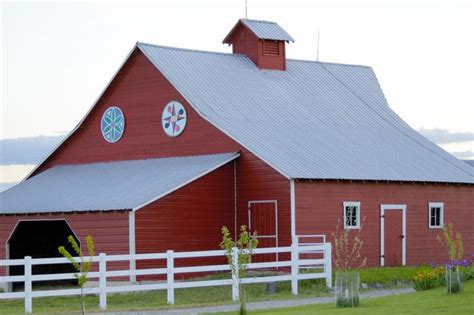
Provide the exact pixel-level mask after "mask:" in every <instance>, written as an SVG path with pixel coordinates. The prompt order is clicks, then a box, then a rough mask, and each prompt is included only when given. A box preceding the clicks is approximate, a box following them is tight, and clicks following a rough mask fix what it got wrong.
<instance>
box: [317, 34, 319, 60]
mask: <svg viewBox="0 0 474 315" xmlns="http://www.w3.org/2000/svg"><path fill="white" fill-rule="evenodd" d="M316 61H319V30H318V48H317V51H316Z"/></svg>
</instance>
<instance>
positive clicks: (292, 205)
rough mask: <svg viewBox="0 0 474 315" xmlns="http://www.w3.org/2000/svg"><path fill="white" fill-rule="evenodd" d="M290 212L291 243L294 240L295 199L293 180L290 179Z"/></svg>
mask: <svg viewBox="0 0 474 315" xmlns="http://www.w3.org/2000/svg"><path fill="white" fill-rule="evenodd" d="M290 212H291V216H290V217H291V219H290V220H291V242H292V244H293V242H294V241H295V240H296V199H295V180H294V179H293V178H292V179H290Z"/></svg>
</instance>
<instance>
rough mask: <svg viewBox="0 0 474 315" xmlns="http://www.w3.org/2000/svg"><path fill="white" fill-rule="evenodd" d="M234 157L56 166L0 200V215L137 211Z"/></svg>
mask: <svg viewBox="0 0 474 315" xmlns="http://www.w3.org/2000/svg"><path fill="white" fill-rule="evenodd" d="M238 156H239V154H238V153H225V154H215V155H205V156H192V157H175V158H161V159H149V160H134V161H119V162H109V163H93V164H77V165H59V166H55V167H52V168H50V169H48V170H46V171H44V172H42V173H40V174H38V175H36V176H34V177H31V178H30V179H28V180H26V181H24V182H22V183H20V184H18V185H16V186H14V187H12V188H10V189H8V190H7V191H4V192H2V193H1V194H0V214H13V213H15V214H18V213H20V214H21V213H41V212H70V211H88V210H91V211H94V210H102V211H103V210H122V209H138V208H141V207H142V206H145V205H146V204H148V203H149V202H152V201H155V200H157V199H159V198H161V197H163V196H165V195H167V194H169V193H170V192H172V191H174V190H176V189H178V188H180V187H182V186H184V185H186V184H188V183H190V182H192V181H194V180H196V179H198V178H200V177H202V176H204V175H205V174H207V173H209V172H211V171H213V170H215V169H217V168H218V167H220V166H222V165H224V164H226V163H228V162H230V161H232V160H234V159H235V158H237V157H238Z"/></svg>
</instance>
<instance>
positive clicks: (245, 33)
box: [223, 19, 294, 70]
mask: <svg viewBox="0 0 474 315" xmlns="http://www.w3.org/2000/svg"><path fill="white" fill-rule="evenodd" d="M290 41H291V42H294V39H293V38H292V37H291V36H290V35H289V34H288V33H287V32H286V31H285V30H284V29H283V28H281V26H280V25H278V24H277V23H275V22H269V21H257V20H248V19H240V20H239V21H238V22H237V24H235V26H234V27H233V28H232V30H231V31H230V33H229V34H228V35H227V36H226V38H225V39H224V41H223V43H224V44H229V45H232V51H233V53H234V54H243V55H246V56H247V57H248V58H250V59H251V60H252V61H253V62H254V63H255V65H256V66H257V67H258V68H260V69H272V70H285V69H286V56H285V44H286V43H287V42H290Z"/></svg>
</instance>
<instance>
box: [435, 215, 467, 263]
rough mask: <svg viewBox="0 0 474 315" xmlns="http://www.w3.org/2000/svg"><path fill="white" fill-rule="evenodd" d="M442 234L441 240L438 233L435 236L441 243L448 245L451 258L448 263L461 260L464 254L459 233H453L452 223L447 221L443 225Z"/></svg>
mask: <svg viewBox="0 0 474 315" xmlns="http://www.w3.org/2000/svg"><path fill="white" fill-rule="evenodd" d="M443 235H444V240H442V239H441V237H439V235H438V236H437V237H436V238H437V240H438V242H439V243H440V244H441V245H444V246H447V247H448V253H449V258H450V259H451V262H450V263H451V265H453V264H454V263H455V262H456V261H458V260H461V259H462V256H464V248H463V245H462V239H461V233H459V232H457V233H455V232H454V224H453V223H449V224H447V225H444V226H443Z"/></svg>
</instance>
